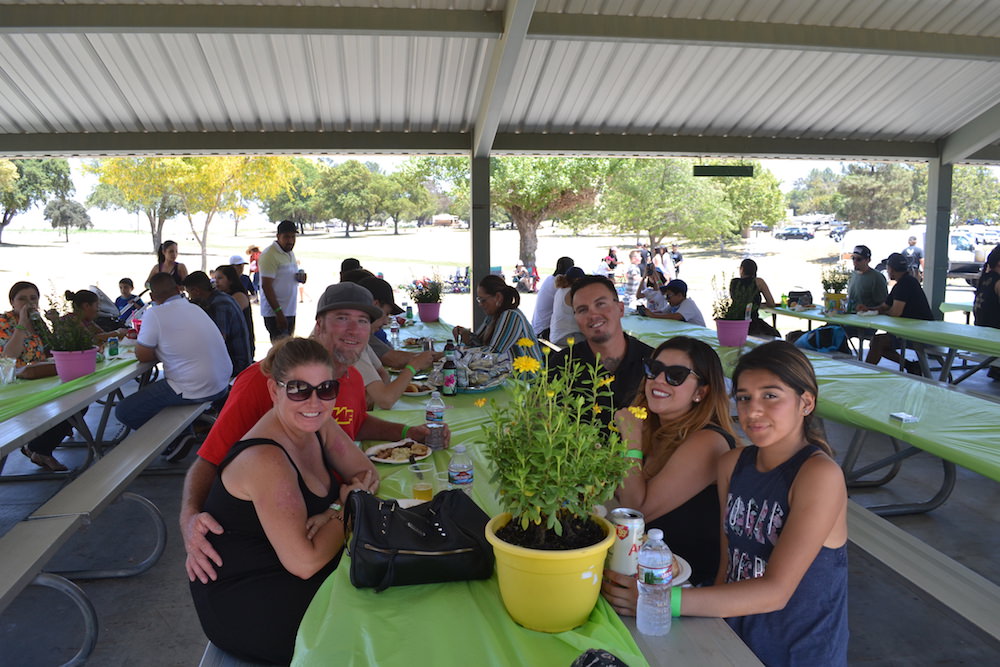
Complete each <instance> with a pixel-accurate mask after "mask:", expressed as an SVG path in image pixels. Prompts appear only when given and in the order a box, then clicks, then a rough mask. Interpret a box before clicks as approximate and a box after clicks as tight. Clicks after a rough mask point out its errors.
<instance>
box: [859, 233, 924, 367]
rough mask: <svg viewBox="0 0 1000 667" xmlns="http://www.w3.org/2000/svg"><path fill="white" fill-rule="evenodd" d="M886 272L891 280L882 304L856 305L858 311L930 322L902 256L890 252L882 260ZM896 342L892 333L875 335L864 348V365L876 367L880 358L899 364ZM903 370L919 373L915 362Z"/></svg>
mask: <svg viewBox="0 0 1000 667" xmlns="http://www.w3.org/2000/svg"><path fill="white" fill-rule="evenodd" d="M885 266H886V269H887V270H888V271H889V280H895V281H896V284H895V285H893V287H892V290H890V292H889V296H887V297H886V299H885V301H884V302H883V303H880V304H879V305H877V306H875V307H874V308H869V307H868V306H865V305H864V304H860V305H858V312H859V313H863V312H866V311H875V312H877V313H879V314H880V315H888V316H889V317H906V318H909V319H913V320H928V321H929V320H933V319H934V313H932V312H931V306H930V304H929V303H928V302H927V295H926V294H924V290H923V289H921V287H920V281H919V280H917V279H916V278H914V277H913V275H912V274H911V273H910V272H909V263H908V262H907V261H906V257H904V256H903V255H902V254H900V253H898V252H894V253H892V254H891V255H889V257H887V258H886V260H885ZM898 347H899V339H897V338H896V337H895V336H893V335H892V334H887V333H882V334H878V335H876V336H875V338H874V339H873V340H872V345H871V347H870V348H869V349H868V356H867V357H865V362H866V363H869V364H873V365H876V366H877V365H878V362H879V361H881V360H882V358H883V357H884V358H886V359H888V360H890V361H895V362H896V363H902V361H903V360H902V359H901V358H900V356H899V352H897V351H896V350H897V348H898ZM906 371H907V372H908V373H913V374H915V375H919V374H920V366H919V364H917V362H916V361H910V362H907V363H906Z"/></svg>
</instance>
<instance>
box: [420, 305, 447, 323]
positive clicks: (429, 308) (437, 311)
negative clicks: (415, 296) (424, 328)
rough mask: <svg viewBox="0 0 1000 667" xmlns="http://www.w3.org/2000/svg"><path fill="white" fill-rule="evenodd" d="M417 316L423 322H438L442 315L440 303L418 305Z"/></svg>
mask: <svg viewBox="0 0 1000 667" xmlns="http://www.w3.org/2000/svg"><path fill="white" fill-rule="evenodd" d="M417 314H418V315H419V316H420V321H421V322H437V321H438V317H439V316H440V315H441V304H440V303H418V304H417Z"/></svg>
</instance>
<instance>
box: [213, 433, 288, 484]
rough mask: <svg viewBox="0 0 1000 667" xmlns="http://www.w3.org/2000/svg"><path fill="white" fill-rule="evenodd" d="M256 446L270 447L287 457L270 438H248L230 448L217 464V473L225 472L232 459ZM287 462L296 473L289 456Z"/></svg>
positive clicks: (283, 449) (279, 445) (280, 447)
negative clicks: (275, 448)
mask: <svg viewBox="0 0 1000 667" xmlns="http://www.w3.org/2000/svg"><path fill="white" fill-rule="evenodd" d="M257 445H272V446H274V447H277V448H278V449H280V450H281V451H282V452H284V453H285V456H288V452H287V451H285V448H284V447H282V446H281V443H279V442H278V441H277V440H272V439H271V438H248V439H246V440H240V441H239V442H237V443H236V444H235V445H233V446H232V448H230V450H229V453H228V454H226V458H224V459H223V460H222V463H220V464H219V473H220V474H221V473H222V471H223V470H225V468H226V466H228V465H229V464H230V463H232V461H233V459H235V458H236V457H237V456H239V455H240V454H241V453H243V452H244V451H245V450H247V449H250V448H251V447H256V446H257ZM288 460H289V462H290V463H291V464H292V467H293V468H295V471H296V472H298V470H299V469H298V468H297V467H296V466H295V461H292V457H291V456H288ZM300 476H301V475H300Z"/></svg>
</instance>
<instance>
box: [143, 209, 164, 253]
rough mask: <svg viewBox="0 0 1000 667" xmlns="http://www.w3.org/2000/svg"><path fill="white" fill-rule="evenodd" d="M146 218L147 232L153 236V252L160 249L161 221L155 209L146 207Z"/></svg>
mask: <svg viewBox="0 0 1000 667" xmlns="http://www.w3.org/2000/svg"><path fill="white" fill-rule="evenodd" d="M145 213H146V220H148V221H149V233H150V234H151V235H152V237H153V252H158V251H159V250H160V243H162V242H163V223H164V222H166V220H161V219H160V218H159V216H158V215H157V212H156V210H155V209H146V211H145Z"/></svg>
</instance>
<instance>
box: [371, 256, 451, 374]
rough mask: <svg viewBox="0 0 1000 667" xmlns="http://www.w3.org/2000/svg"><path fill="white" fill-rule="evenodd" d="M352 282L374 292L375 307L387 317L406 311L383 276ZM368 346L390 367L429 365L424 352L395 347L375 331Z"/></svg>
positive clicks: (433, 354)
mask: <svg viewBox="0 0 1000 667" xmlns="http://www.w3.org/2000/svg"><path fill="white" fill-rule="evenodd" d="M362 270H364V269H362ZM352 282H357V283H358V284H359V285H361V286H362V287H364V288H365V289H367V290H368V291H369V292H371V293H372V298H373V299H374V303H375V307H376V308H378V309H379V310H381V311H382V313H383V315H384V316H385V317H386V318H390V317H396V316H398V315H401V314H402V313H403V312H404V311H403V309H402V308H400V307H399V306H398V305H396V298H395V296H393V292H392V286H391V285H389V283H387V282H386V281H385V280H383V279H382V278H376V277H375V276H371V275H369V276H368V277H366V278H361V279H360V280H357V281H352ZM373 324H374V323H373ZM384 324H385V320H383V322H382V323H380V324H379V326H380V327H381V326H384ZM372 329H373V330H374V327H372ZM368 346H369V347H371V349H372V350H373V351H374V352H375V354H376V355H377V356H378V358H379V361H380V362H381V363H380V365H381V366H388V367H389V368H405V367H406V365H407V364H410V365H412V366H414V367H415V368H417V369H418V370H419V369H422V368H427V367H428V366H427V364H426V361H425V359H424V353H422V352H420V353H416V352H407V351H406V350H397V349H394V348H393V347H392V346H391V345H389V343H388V342H387V341H385V340H382V339H381V338H380V337H378V336H376V335H375V333H374V332H373V333H372V336H371V338H369V339H368ZM430 355H431V361H437V360H438V359H441V358H443V357H444V352H431V353H430Z"/></svg>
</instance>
